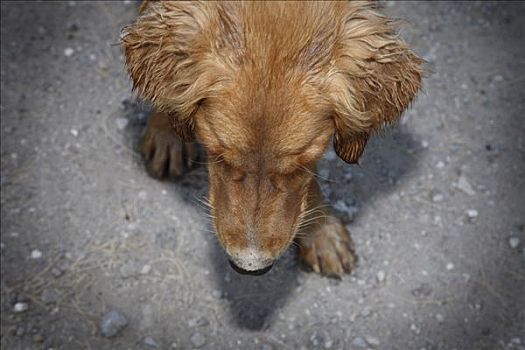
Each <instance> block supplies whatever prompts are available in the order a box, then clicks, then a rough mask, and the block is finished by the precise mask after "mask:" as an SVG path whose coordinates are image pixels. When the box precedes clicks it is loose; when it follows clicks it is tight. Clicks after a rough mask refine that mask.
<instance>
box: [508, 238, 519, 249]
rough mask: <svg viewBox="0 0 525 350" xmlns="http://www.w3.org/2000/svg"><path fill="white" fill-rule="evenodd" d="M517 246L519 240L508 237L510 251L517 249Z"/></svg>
mask: <svg viewBox="0 0 525 350" xmlns="http://www.w3.org/2000/svg"><path fill="white" fill-rule="evenodd" d="M519 245H520V239H519V238H518V237H510V238H509V246H510V247H511V248H512V249H516V248H518V246H519Z"/></svg>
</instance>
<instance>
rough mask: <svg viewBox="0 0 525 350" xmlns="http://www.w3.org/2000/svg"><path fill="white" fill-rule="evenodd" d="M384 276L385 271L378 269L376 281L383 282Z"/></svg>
mask: <svg viewBox="0 0 525 350" xmlns="http://www.w3.org/2000/svg"><path fill="white" fill-rule="evenodd" d="M385 277H386V273H385V271H383V270H380V271H378V272H377V275H376V278H377V281H378V282H380V283H381V282H383V281H384V280H385Z"/></svg>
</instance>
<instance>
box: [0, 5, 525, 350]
mask: <svg viewBox="0 0 525 350" xmlns="http://www.w3.org/2000/svg"><path fill="white" fill-rule="evenodd" d="M384 5H385V9H384V11H385V12H387V13H389V14H391V15H394V16H397V17H402V18H404V19H406V20H407V23H406V25H405V27H404V29H403V31H402V35H403V37H404V38H405V39H406V40H407V41H408V42H409V43H410V45H411V46H413V47H414V49H415V51H416V52H418V53H419V54H420V55H422V57H424V58H425V59H426V60H428V61H429V64H428V68H429V69H430V73H429V75H428V77H427V78H426V80H425V91H424V93H423V94H421V95H420V96H419V98H418V99H417V102H416V103H415V104H414V106H413V108H412V109H411V110H410V111H409V112H408V113H406V115H405V117H404V119H403V121H402V122H401V123H400V125H399V126H398V127H397V128H394V129H392V130H391V131H389V132H387V133H386V135H385V136H384V137H383V138H375V139H374V140H373V141H372V142H371V144H370V146H369V147H368V149H367V151H366V152H365V156H364V158H363V160H362V162H361V166H359V167H357V166H348V165H346V164H345V163H344V162H342V161H341V160H339V159H338V158H337V157H336V156H335V154H334V153H333V151H329V152H328V153H327V155H326V157H325V159H323V160H322V161H321V163H320V167H319V173H320V176H321V177H320V178H319V181H320V183H321V184H322V187H323V191H324V192H325V193H326V194H327V196H328V199H329V201H330V202H331V203H332V204H333V205H335V206H336V207H337V208H338V212H339V214H340V215H341V216H342V217H345V218H346V220H347V221H348V223H349V226H348V227H349V229H350V231H351V232H352V234H353V238H354V241H355V245H356V251H357V254H358V256H359V265H358V266H357V268H356V269H355V271H354V272H353V273H352V274H351V275H350V276H347V277H345V278H344V279H343V280H341V281H337V280H332V279H327V278H322V277H320V276H318V275H315V274H311V273H307V272H304V271H302V270H301V268H300V266H299V265H298V263H297V261H296V260H295V255H294V251H293V248H291V249H290V252H289V253H288V254H286V256H285V257H284V258H282V259H281V260H280V261H279V262H278V263H277V264H276V266H275V267H274V269H273V270H272V271H270V272H269V273H268V274H266V275H264V276H261V277H249V276H240V275H237V274H236V273H235V272H233V271H232V270H231V268H230V267H229V266H228V264H227V261H226V258H225V256H224V254H223V252H222V249H221V248H220V247H219V246H218V244H217V240H216V239H215V237H214V235H213V233H211V231H210V225H209V222H208V219H207V217H206V210H205V209H204V208H202V206H201V205H200V203H199V201H198V199H200V198H203V197H204V196H205V195H206V192H207V174H206V169H205V167H204V166H201V167H199V168H197V169H196V170H194V171H192V172H191V173H189V174H187V176H185V177H184V179H183V180H182V181H180V182H177V183H173V182H169V181H167V182H159V181H156V180H154V179H152V178H150V177H148V175H147V173H146V172H145V171H144V167H143V163H142V160H141V158H140V156H139V155H138V153H137V151H136V148H137V147H136V145H137V143H138V141H139V139H140V135H141V133H142V132H143V128H144V125H145V121H146V118H147V111H148V109H147V107H146V106H144V105H141V104H138V103H136V102H135V100H134V98H133V95H132V94H131V92H130V82H129V79H128V78H127V77H126V75H125V73H124V69H123V61H122V55H121V52H120V49H119V47H118V45H116V44H117V43H118V41H119V32H120V28H121V27H123V26H124V25H125V24H127V23H129V22H130V21H131V20H132V19H133V18H134V16H136V13H137V3H136V2H129V1H128V2H123V3H122V2H120V3H118V2H93V3H89V2H83V1H82V2H80V1H78V2H66V1H62V2H27V3H24V2H2V4H1V17H2V18H1V205H2V208H1V233H2V234H1V242H2V243H1V244H2V247H1V297H2V298H1V321H2V324H1V345H2V349H6V350H7V349H155V348H158V349H190V348H202V349H264V350H271V349H317V348H320V349H365V348H373V349H401V350H405V349H427V350H430V349H458V350H459V349H525V251H524V246H525V232H524V225H525V200H524V196H525V180H524V176H525V118H524V113H525V110H524V106H525V89H524V88H525V75H524V73H525V43H524V39H523V38H524V36H525V23H524V22H523V18H525V3H523V2H521V3H520V2H512V3H489V2H466V3H457V2H401V3H397V2H395V3H394V2H387V3H384ZM110 311H114V312H111V313H110ZM108 313H109V314H108ZM103 318H104V321H103ZM108 320H109V321H108ZM107 322H109V323H110V324H109V325H108V324H107ZM111 322H113V323H111ZM101 323H104V324H101ZM101 327H102V328H101ZM105 327H106V328H105ZM107 327H109V328H107ZM112 327H113V328H112ZM113 334H115V335H113ZM104 335H105V336H104ZM111 335H113V336H112V337H111Z"/></svg>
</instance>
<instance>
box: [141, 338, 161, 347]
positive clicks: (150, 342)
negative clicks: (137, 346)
mask: <svg viewBox="0 0 525 350" xmlns="http://www.w3.org/2000/svg"><path fill="white" fill-rule="evenodd" d="M144 344H146V345H147V346H149V347H151V348H158V347H159V344H157V342H156V341H155V339H153V338H152V337H146V338H144Z"/></svg>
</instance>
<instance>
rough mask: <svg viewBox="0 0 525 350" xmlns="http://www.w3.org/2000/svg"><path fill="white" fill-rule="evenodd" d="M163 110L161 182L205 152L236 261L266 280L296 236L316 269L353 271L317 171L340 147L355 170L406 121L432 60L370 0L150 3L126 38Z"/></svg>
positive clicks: (143, 84)
mask: <svg viewBox="0 0 525 350" xmlns="http://www.w3.org/2000/svg"><path fill="white" fill-rule="evenodd" d="M122 47H123V50H124V53H125V60H126V66H127V70H128V72H129V74H130V76H131V78H132V80H133V84H134V88H135V89H136V90H137V91H138V93H139V95H140V96H141V97H142V98H144V99H147V100H149V101H151V102H152V104H153V106H154V108H155V110H156V111H155V112H154V113H153V115H152V116H151V118H150V120H149V123H148V127H147V131H146V134H145V138H144V143H143V153H144V156H145V158H146V160H147V162H148V168H149V170H150V173H151V174H153V175H154V176H156V177H164V176H168V175H170V176H174V177H177V176H180V175H182V173H183V172H184V170H185V169H186V168H187V164H188V160H191V159H192V158H193V157H194V156H195V146H194V144H193V143H192V142H193V140H196V141H198V142H199V143H200V144H201V145H202V147H203V149H204V150H205V152H206V155H207V158H208V161H209V165H208V171H209V202H210V207H211V215H212V218H213V224H214V227H215V230H216V232H217V235H218V238H219V240H220V242H221V244H222V246H223V247H224V249H225V250H226V252H227V254H228V256H229V258H230V261H231V264H232V266H233V267H234V268H235V270H237V271H239V272H241V273H250V274H261V273H264V272H266V271H268V270H269V269H270V267H271V266H272V264H273V263H274V261H275V260H276V259H277V258H278V257H279V256H280V255H281V254H282V253H283V252H284V251H285V250H286V249H287V248H288V247H289V245H290V244H291V243H292V241H294V240H295V241H296V242H297V243H298V244H299V254H300V257H301V259H302V261H303V262H304V263H305V264H306V265H307V266H309V267H311V269H312V270H313V271H315V272H318V273H322V274H325V275H330V276H336V277H340V276H342V275H343V274H344V272H349V271H350V270H351V269H352V265H353V262H354V256H353V249H352V241H351V238H350V235H349V233H348V231H347V230H346V228H345V227H344V225H343V224H342V223H341V222H340V221H339V220H338V219H337V218H335V217H334V216H333V215H332V214H331V213H330V210H329V208H327V206H326V205H325V202H324V199H323V197H322V195H321V193H320V190H319V186H318V184H317V183H316V181H315V180H314V174H315V171H316V162H317V160H319V159H320V158H321V157H322V155H323V153H324V151H325V150H326V148H327V146H328V144H329V142H330V141H331V140H333V143H334V148H335V151H336V152H337V154H338V155H339V157H341V158H342V159H343V160H344V161H346V162H348V163H356V162H357V161H358V159H359V157H360V156H361V154H362V153H363V150H364V148H365V145H366V143H367V140H368V138H369V137H370V135H371V134H372V133H373V132H374V130H377V129H380V128H381V127H383V126H384V125H385V124H389V123H392V122H395V121H396V120H398V118H399V117H400V116H401V114H402V112H403V111H404V110H405V109H406V108H407V107H408V105H409V104H410V102H411V101H412V100H413V98H414V97H415V95H416V93H417V92H418V90H419V88H420V85H421V79H422V73H423V70H422V63H423V61H422V60H421V59H420V58H418V57H417V56H416V55H415V54H414V53H413V52H412V51H411V50H410V49H409V48H408V47H407V46H406V44H405V43H404V42H403V41H402V40H401V39H400V38H399V37H398V35H397V29H396V27H395V25H394V24H393V23H392V21H391V20H389V19H388V18H386V17H385V16H383V15H381V14H379V13H378V12H377V11H376V9H375V6H374V4H371V3H367V2H354V1H352V2H304V3H303V2H187V3H186V2H175V1H166V2H145V3H144V4H143V6H142V9H141V14H140V16H139V17H138V18H137V20H136V21H135V22H134V23H133V24H131V25H130V26H128V27H126V28H125V29H124V31H123V35H122Z"/></svg>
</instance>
